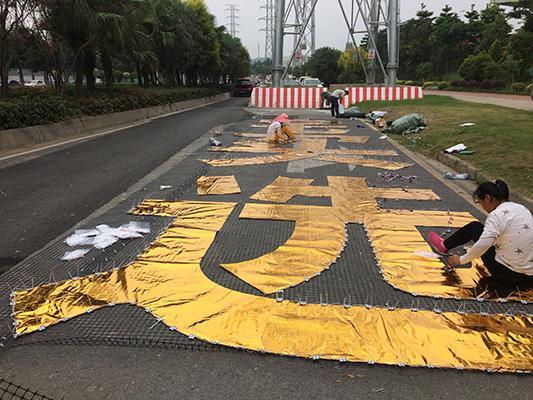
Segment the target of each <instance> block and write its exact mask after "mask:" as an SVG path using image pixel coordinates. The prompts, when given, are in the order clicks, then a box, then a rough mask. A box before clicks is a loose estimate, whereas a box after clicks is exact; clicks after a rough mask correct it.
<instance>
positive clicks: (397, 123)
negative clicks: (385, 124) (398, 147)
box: [390, 113, 427, 134]
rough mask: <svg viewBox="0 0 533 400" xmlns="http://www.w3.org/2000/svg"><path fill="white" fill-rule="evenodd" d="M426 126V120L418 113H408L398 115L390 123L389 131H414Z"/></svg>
mask: <svg viewBox="0 0 533 400" xmlns="http://www.w3.org/2000/svg"><path fill="white" fill-rule="evenodd" d="M426 126H427V124H426V120H425V119H424V117H423V116H422V115H420V114H416V113H415V114H408V115H404V116H403V117H400V118H398V119H396V120H394V122H393V123H392V125H391V127H390V132H392V133H404V134H405V133H416V132H420V130H422V129H424V128H425V127H426Z"/></svg>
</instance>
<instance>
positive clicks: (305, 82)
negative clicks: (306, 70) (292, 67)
mask: <svg viewBox="0 0 533 400" xmlns="http://www.w3.org/2000/svg"><path fill="white" fill-rule="evenodd" d="M300 86H304V87H319V88H321V87H324V85H323V84H322V82H321V81H320V79H318V78H309V77H305V78H303V79H300Z"/></svg>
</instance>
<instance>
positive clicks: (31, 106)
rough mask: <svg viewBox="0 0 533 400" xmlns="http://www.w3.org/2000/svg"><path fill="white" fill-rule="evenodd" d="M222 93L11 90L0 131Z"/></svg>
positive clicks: (2, 106)
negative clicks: (79, 94) (74, 94)
mask: <svg viewBox="0 0 533 400" xmlns="http://www.w3.org/2000/svg"><path fill="white" fill-rule="evenodd" d="M223 91H224V90H223V89H222V88H217V87H194V88H187V87H177V88H157V89H156V88H154V89H142V88H100V89H98V90H96V91H94V92H91V93H87V94H85V95H83V96H80V97H75V96H73V94H72V89H69V90H67V92H66V93H65V94H64V95H59V94H58V93H57V92H55V91H54V90H52V89H44V90H43V89H36V90H32V89H29V88H24V89H21V90H16V91H15V90H14V91H12V96H11V97H10V98H9V99H8V101H1V102H0V129H14V128H22V127H26V126H35V125H46V124H51V123H55V122H59V121H64V120H67V119H71V118H76V117H84V116H95V115H102V114H110V113H115V112H121V111H128V110H135V109H139V108H145V107H153V106H158V105H162V104H169V103H177V102H180V101H185V100H192V99H197V98H200V97H207V96H212V95H214V94H218V93H221V92H223Z"/></svg>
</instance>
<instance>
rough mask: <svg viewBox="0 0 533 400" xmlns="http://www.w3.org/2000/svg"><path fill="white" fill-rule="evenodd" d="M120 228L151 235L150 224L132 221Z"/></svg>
mask: <svg viewBox="0 0 533 400" xmlns="http://www.w3.org/2000/svg"><path fill="white" fill-rule="evenodd" d="M120 228H121V229H122V228H125V229H128V230H130V231H133V232H139V233H150V223H149V222H139V221H131V222H129V223H127V224H124V225H122V226H121V227H120Z"/></svg>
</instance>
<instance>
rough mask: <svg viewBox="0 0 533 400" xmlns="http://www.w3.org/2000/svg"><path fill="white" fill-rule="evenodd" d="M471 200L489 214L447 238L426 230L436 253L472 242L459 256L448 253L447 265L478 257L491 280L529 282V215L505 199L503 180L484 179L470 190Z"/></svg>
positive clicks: (532, 241) (532, 229) (532, 238)
mask: <svg viewBox="0 0 533 400" xmlns="http://www.w3.org/2000/svg"><path fill="white" fill-rule="evenodd" d="M473 197H474V201H475V202H476V203H478V204H479V205H480V206H481V207H482V208H483V209H484V210H485V211H487V212H488V213H489V215H488V217H487V219H486V221H485V225H484V226H483V224H482V223H481V222H478V221H475V222H471V223H469V224H468V225H466V226H464V227H462V228H461V229H459V230H458V231H457V232H455V233H454V234H453V235H451V236H450V237H449V238H447V239H445V240H444V239H443V238H441V237H440V236H439V235H437V234H436V233H435V232H430V234H429V242H430V244H431V246H432V247H433V248H434V249H435V250H436V251H437V252H438V253H440V254H442V255H448V254H449V250H451V249H453V248H455V247H459V246H463V245H465V244H466V243H468V242H470V241H473V242H474V245H473V246H472V247H471V248H470V250H469V251H468V252H467V253H466V254H465V255H463V256H458V255H457V254H452V255H450V256H449V258H448V265H450V266H451V267H457V266H460V265H464V264H468V263H469V262H471V261H472V260H474V259H476V258H478V257H481V259H482V260H483V263H484V264H485V267H487V269H488V270H489V272H490V273H491V275H492V276H493V278H494V279H496V280H498V281H500V282H502V283H506V284H512V285H515V284H519V283H533V217H532V216H531V212H530V211H529V210H528V209H527V208H526V207H524V206H523V205H521V204H517V203H513V202H510V201H509V188H508V187H507V185H506V184H505V182H503V181H499V180H498V181H496V182H485V183H482V184H481V185H479V186H478V188H477V189H476V191H475V192H474V195H473Z"/></svg>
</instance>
